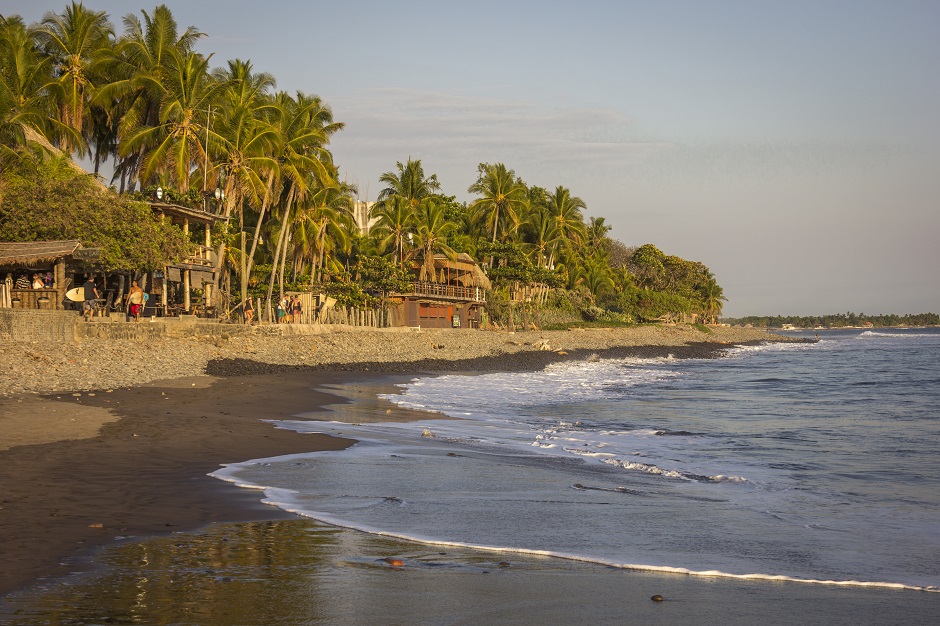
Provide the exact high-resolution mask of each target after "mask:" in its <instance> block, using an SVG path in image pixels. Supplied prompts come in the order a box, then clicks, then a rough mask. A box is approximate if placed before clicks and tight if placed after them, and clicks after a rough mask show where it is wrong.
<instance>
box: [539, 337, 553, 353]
mask: <svg viewBox="0 0 940 626" xmlns="http://www.w3.org/2000/svg"><path fill="white" fill-rule="evenodd" d="M536 347H537V348H538V349H539V350H541V351H543V352H551V350H552V344H550V343H548V340H547V339H542V340H540V341H539V343H538V345H537V346H536Z"/></svg>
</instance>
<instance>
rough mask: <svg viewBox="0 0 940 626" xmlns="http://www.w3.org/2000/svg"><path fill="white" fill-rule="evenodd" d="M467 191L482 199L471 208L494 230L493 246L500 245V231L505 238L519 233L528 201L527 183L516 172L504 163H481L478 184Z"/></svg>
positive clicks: (476, 201) (487, 226) (488, 227)
mask: <svg viewBox="0 0 940 626" xmlns="http://www.w3.org/2000/svg"><path fill="white" fill-rule="evenodd" d="M467 191H469V192H470V193H475V194H478V195H480V196H481V197H480V198H477V199H476V200H474V201H473V203H472V204H471V205H470V209H471V210H472V211H474V212H475V213H477V214H478V215H479V216H480V217H481V218H482V219H483V222H484V224H485V226H486V228H487V229H488V230H490V231H492V233H493V235H492V241H493V243H496V240H497V238H498V235H499V233H500V231H502V233H503V235H504V236H505V235H507V234H514V233H515V231H516V228H518V226H519V222H520V219H519V214H520V213H522V211H523V210H524V209H525V208H526V206H527V204H528V201H527V195H526V186H525V183H523V182H522V181H521V180H520V179H517V178H516V173H515V172H514V171H512V170H510V169H507V168H506V166H505V165H503V164H502V163H497V164H496V165H485V164H481V165H480V168H479V177H478V178H477V181H476V182H475V183H473V184H472V185H470V188H469V189H468V190H467Z"/></svg>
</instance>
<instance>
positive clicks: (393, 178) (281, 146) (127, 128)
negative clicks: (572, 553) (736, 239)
mask: <svg viewBox="0 0 940 626" xmlns="http://www.w3.org/2000/svg"><path fill="white" fill-rule="evenodd" d="M122 24H123V32H122V33H120V34H118V33H117V32H116V30H115V28H114V27H113V25H112V24H111V23H110V21H109V19H108V16H107V14H106V13H104V12H101V11H93V10H91V9H88V8H86V7H85V6H84V5H83V4H81V3H77V2H72V3H71V4H70V5H68V6H67V7H66V8H65V10H64V11H62V12H61V13H53V12H50V13H47V14H46V15H45V16H44V17H43V19H42V20H41V21H40V22H38V23H36V24H32V25H26V24H25V23H23V21H22V20H21V19H20V18H19V17H17V16H3V15H0V166H2V164H3V163H4V162H7V161H10V160H15V159H18V158H21V157H22V156H23V155H25V154H35V153H37V152H39V153H58V154H64V155H67V156H69V157H72V158H74V159H86V160H87V161H89V162H90V163H91V165H92V167H93V169H94V172H95V174H98V173H99V171H100V169H101V167H102V165H104V164H106V163H111V164H112V167H113V173H114V174H113V177H112V179H111V181H110V182H111V184H112V185H114V186H115V187H116V188H117V190H118V191H119V192H121V193H125V192H127V193H132V192H135V193H150V191H151V190H154V189H156V188H157V187H162V188H164V189H167V190H171V189H172V190H174V192H175V194H176V197H178V198H189V199H190V200H192V201H194V202H195V203H197V204H201V205H202V206H205V204H206V202H207V199H208V198H209V196H210V194H211V193H212V192H215V191H216V190H218V194H217V197H219V198H220V199H221V205H220V206H218V207H217V210H218V212H219V213H221V214H222V216H223V217H225V218H228V219H227V220H226V222H225V223H226V224H227V225H228V226H226V229H227V230H226V232H220V233H217V235H218V236H217V237H216V239H215V242H216V244H217V245H218V257H217V258H218V263H219V269H220V270H221V269H225V270H227V271H225V272H223V275H225V276H226V277H228V276H231V274H232V273H234V274H235V275H236V276H237V275H239V274H241V278H242V281H243V283H244V282H250V283H251V285H252V289H253V291H254V293H255V294H256V295H263V296H265V298H266V300H267V301H268V302H271V301H272V298H273V291H274V288H275V285H276V284H277V285H280V290H281V291H283V289H284V284H285V281H287V282H290V281H291V280H293V281H294V282H296V280H297V278H298V277H305V278H304V280H306V281H307V282H308V284H321V285H322V284H324V283H328V282H330V281H336V280H345V281H349V280H351V278H354V275H355V272H354V271H353V272H350V270H351V268H354V266H355V265H356V262H357V259H358V258H361V257H376V256H378V257H383V256H384V257H386V258H387V259H388V260H389V261H390V262H391V263H390V265H391V264H392V263H393V264H394V265H397V266H398V267H399V269H402V270H404V269H406V268H412V267H413V268H415V269H417V270H418V272H419V273H420V279H422V280H434V256H435V255H436V254H445V255H447V256H450V257H453V256H454V255H455V254H456V253H457V252H466V253H469V254H470V255H471V256H474V257H477V258H480V257H483V256H486V257H487V258H485V259H484V258H481V260H484V261H486V262H487V263H488V264H489V266H490V269H491V270H495V269H496V268H497V267H498V266H500V265H501V264H502V265H505V264H506V263H512V264H515V265H525V266H526V267H527V268H529V270H531V271H529V272H528V273H525V272H516V273H515V274H512V273H511V272H510V275H512V276H515V277H516V279H518V278H519V277H523V278H524V279H526V280H530V281H532V280H538V281H539V282H543V283H550V284H552V286H556V287H565V288H567V289H569V290H579V291H580V292H582V293H583V294H585V295H586V296H587V297H588V298H590V299H591V300H592V301H597V302H604V303H606V304H608V305H611V306H613V307H614V308H616V307H617V306H620V307H621V308H623V306H624V302H626V301H627V300H628V298H626V297H625V296H624V294H630V293H632V294H634V296H635V295H636V292H637V290H643V289H652V288H653V287H654V286H653V285H652V284H650V285H644V284H641V282H640V281H637V280H636V275H637V272H635V271H634V270H635V269H637V268H635V267H633V266H632V265H631V264H632V254H633V251H632V250H629V249H627V250H624V249H625V247H624V246H623V245H622V244H619V242H616V241H614V240H612V239H610V238H609V237H608V232H609V231H610V227H609V226H608V225H606V224H605V222H604V219H603V218H591V219H590V220H588V221H585V218H584V215H583V211H584V210H586V205H585V203H584V201H583V200H581V199H580V198H578V197H576V196H573V195H572V194H571V192H570V191H569V190H568V189H566V188H565V187H562V186H558V187H556V188H555V190H554V191H548V190H546V189H543V188H540V187H536V186H530V185H527V184H526V183H525V182H524V181H523V180H522V179H521V178H519V177H518V176H517V175H516V174H515V172H514V171H513V170H511V169H509V168H507V167H506V166H505V165H504V164H502V163H497V164H487V163H482V164H480V165H479V168H478V177H477V180H476V182H475V183H474V184H473V185H471V186H470V188H469V189H468V193H470V194H472V195H473V196H474V199H473V200H472V201H471V202H469V203H460V202H457V201H456V200H455V199H454V197H452V196H446V195H444V194H443V193H442V191H441V189H440V184H439V182H438V180H437V177H436V176H435V175H431V176H426V175H425V173H424V170H423V167H422V165H421V162H420V161H419V160H412V159H410V158H409V159H408V160H407V161H406V162H405V163H404V164H403V163H401V162H399V163H397V165H396V170H393V171H389V172H387V173H385V174H383V175H382V176H381V177H380V182H381V183H382V184H383V185H385V188H384V189H383V190H382V192H381V193H380V194H379V196H378V198H377V202H376V203H375V205H374V206H373V207H372V209H371V214H370V217H371V221H372V227H371V229H369V230H368V232H363V231H362V230H360V227H359V226H357V224H356V222H355V220H354V218H353V211H352V209H353V207H354V198H355V193H356V190H355V189H354V188H353V187H351V186H350V185H347V184H345V183H343V182H340V181H339V179H338V169H337V167H336V165H335V164H334V162H333V156H332V154H331V152H330V151H329V144H330V141H331V137H332V136H333V135H334V134H335V133H336V132H337V131H339V130H341V129H342V128H343V124H342V123H340V122H336V121H334V119H333V114H332V111H331V109H330V107H329V106H327V105H326V104H325V103H324V102H323V101H322V100H320V98H318V97H316V96H311V95H308V94H305V93H296V94H293V95H292V94H288V93H285V92H283V91H277V90H276V89H275V80H274V77H273V76H271V75H270V74H266V73H262V72H257V71H255V69H254V68H253V67H252V64H251V63H250V62H249V61H243V60H232V61H228V62H227V63H226V64H225V65H224V66H223V67H218V68H215V69H212V68H210V60H211V55H208V56H207V55H204V54H201V53H199V52H197V51H196V50H195V45H196V44H197V42H198V41H199V40H200V38H201V37H203V33H202V32H200V31H199V30H198V29H197V28H195V27H189V28H186V29H185V30H181V29H180V28H179V27H178V25H177V23H176V21H175V19H174V18H173V15H172V13H171V11H170V10H169V9H168V8H167V7H166V6H164V5H160V6H157V7H156V8H155V9H154V10H153V11H152V12H147V11H141V12H140V15H139V16H137V15H127V16H126V17H124V18H123V20H122ZM236 224H237V227H236V226H235V225H236ZM246 231H247V233H248V236H247V237H246V238H245V240H246V241H248V242H250V245H248V246H247V247H245V248H244V250H242V248H241V247H240V246H238V245H237V243H236V239H237V238H238V233H245V232H246ZM507 249H511V250H512V251H514V253H515V255H507V254H506V253H505V251H506V250H507ZM500 250H501V251H502V252H497V251H500ZM256 259H257V262H256ZM509 259H511V261H510V260H509ZM702 267H704V266H702ZM640 269H642V268H640ZM700 278H701V280H699V283H701V284H700V285H696V287H695V289H692V291H693V292H695V293H698V294H701V296H700V297H699V296H694V294H693V296H694V297H693V299H694V300H695V304H694V305H693V306H694V307H696V308H697V309H699V310H700V312H702V313H705V314H712V315H714V314H715V311H716V310H717V311H718V312H720V308H721V307H720V304H721V300H722V299H723V296H722V295H721V292H720V287H718V286H717V283H714V285H713V286H712V296H706V295H704V294H705V293H706V291H707V289H706V288H705V286H706V285H707V284H708V280H709V279H710V280H711V281H712V282H714V278H713V277H711V276H710V274H708V273H707V268H706V270H705V273H703V274H702V276H701V277H700ZM517 282H518V280H517ZM223 286H224V285H223ZM716 289H717V291H716ZM223 291H224V292H225V293H228V292H229V291H231V289H228V288H227V289H224V290H223ZM636 300H637V298H636V297H634V298H633V301H636ZM618 302H619V305H618ZM716 303H717V304H716ZM716 307H717V309H716Z"/></svg>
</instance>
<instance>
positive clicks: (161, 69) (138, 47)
mask: <svg viewBox="0 0 940 626" xmlns="http://www.w3.org/2000/svg"><path fill="white" fill-rule="evenodd" d="M141 15H142V16H143V20H141V19H139V18H138V17H137V16H135V15H127V16H125V17H124V19H123V24H124V34H123V35H122V36H121V38H120V39H119V41H118V43H117V45H116V46H115V47H114V50H113V52H112V55H111V57H110V58H109V59H108V62H107V71H108V73H109V76H110V77H111V79H110V81H109V82H108V84H105V85H101V86H100V87H99V89H98V92H97V94H96V97H95V99H94V101H93V104H96V105H99V106H101V107H104V108H105V109H106V110H108V111H109V114H110V115H111V118H112V120H114V119H119V120H120V123H119V124H118V136H119V138H120V139H121V140H122V141H123V140H125V139H126V138H127V137H129V136H133V135H134V134H136V133H137V132H138V131H139V130H141V129H146V128H153V127H156V126H158V125H159V124H160V123H161V111H162V108H163V107H162V103H163V100H164V97H165V95H166V93H167V84H168V82H169V80H170V74H171V64H172V63H173V59H172V58H173V55H174V53H176V55H185V54H187V53H190V52H192V51H193V49H194V47H195V44H196V42H197V41H198V40H199V39H200V38H201V37H203V36H204V33H202V32H200V31H199V30H197V29H196V28H195V27H193V26H190V27H189V28H187V29H186V30H185V31H184V32H183V33H182V34H180V33H179V29H178V27H177V24H176V20H175V19H174V17H173V14H172V12H171V11H170V9H168V8H167V7H166V6H165V5H160V6H158V7H157V8H155V9H154V11H153V14H152V15H151V14H148V13H147V12H146V11H141ZM144 152H145V148H144V147H140V148H138V149H136V150H128V149H127V148H126V147H125V146H122V149H121V151H120V153H119V154H116V156H118V157H119V158H120V161H119V163H118V165H117V167H116V168H115V178H117V177H120V178H121V189H122V190H123V189H124V188H125V187H127V188H129V189H133V188H134V187H135V186H136V184H137V174H138V170H139V169H140V163H141V161H142V160H143V155H144Z"/></svg>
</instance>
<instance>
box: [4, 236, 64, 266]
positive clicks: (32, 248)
mask: <svg viewBox="0 0 940 626" xmlns="http://www.w3.org/2000/svg"><path fill="white" fill-rule="evenodd" d="M81 247H82V242H81V241H78V240H77V239H69V240H67V241H0V265H27V266H28V265H34V264H36V263H52V262H55V261H56V260H57V259H61V258H62V257H66V256H71V255H72V254H74V252H75V251H76V250H78V249H79V248H81Z"/></svg>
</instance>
